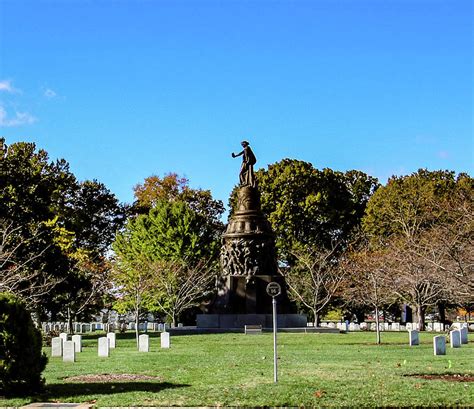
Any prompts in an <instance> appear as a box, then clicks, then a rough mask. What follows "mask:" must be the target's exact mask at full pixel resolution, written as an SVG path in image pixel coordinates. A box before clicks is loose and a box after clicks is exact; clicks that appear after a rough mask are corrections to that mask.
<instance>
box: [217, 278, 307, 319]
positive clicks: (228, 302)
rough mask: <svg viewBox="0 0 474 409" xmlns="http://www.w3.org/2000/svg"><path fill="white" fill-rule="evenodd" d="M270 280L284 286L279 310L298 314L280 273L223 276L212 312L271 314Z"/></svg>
mask: <svg viewBox="0 0 474 409" xmlns="http://www.w3.org/2000/svg"><path fill="white" fill-rule="evenodd" d="M270 282H277V283H278V284H280V286H281V288H282V293H281V294H280V295H279V296H278V297H277V302H278V312H279V313H281V314H287V315H297V314H292V313H294V312H296V310H295V308H294V306H292V305H291V303H290V300H289V299H288V294H287V292H286V284H285V278H284V277H283V276H278V275H273V276H271V275H258V276H257V275H256V276H251V277H243V276H227V277H223V279H222V281H221V288H220V290H219V293H218V295H217V299H216V300H215V302H214V304H213V306H212V307H211V308H210V312H211V313H213V314H216V315H217V314H224V315H248V316H250V315H262V314H270V315H271V313H272V297H270V296H269V295H268V294H267V291H266V288H267V286H268V284H269V283H270ZM248 324H250V323H248ZM305 325H306V324H305Z"/></svg>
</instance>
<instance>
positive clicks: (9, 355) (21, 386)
mask: <svg viewBox="0 0 474 409" xmlns="http://www.w3.org/2000/svg"><path fill="white" fill-rule="evenodd" d="M46 363H47V358H46V355H45V354H44V353H42V352H41V332H40V331H39V330H38V329H37V328H36V327H35V326H34V324H33V320H32V319H31V315H30V313H29V312H28V311H27V309H26V308H25V305H24V304H23V303H22V302H21V301H20V300H19V299H18V298H16V297H15V296H14V295H12V294H7V293H0V390H1V391H3V393H5V394H6V395H25V394H27V395H29V394H31V393H32V392H37V391H39V390H40V389H41V388H42V386H43V385H44V379H43V378H42V377H41V372H42V371H43V370H44V368H45V367H46Z"/></svg>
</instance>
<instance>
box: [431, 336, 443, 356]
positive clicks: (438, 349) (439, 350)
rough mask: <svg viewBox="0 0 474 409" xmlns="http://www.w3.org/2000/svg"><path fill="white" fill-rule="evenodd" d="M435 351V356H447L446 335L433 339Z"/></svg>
mask: <svg viewBox="0 0 474 409" xmlns="http://www.w3.org/2000/svg"><path fill="white" fill-rule="evenodd" d="M433 349H434V354H435V355H446V337H445V336H444V335H438V336H436V337H433Z"/></svg>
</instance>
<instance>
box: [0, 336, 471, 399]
mask: <svg viewBox="0 0 474 409" xmlns="http://www.w3.org/2000/svg"><path fill="white" fill-rule="evenodd" d="M470 336H471V338H472V337H473V335H472V334H471V335H470ZM97 337H98V335H94V336H92V335H90V336H86V337H84V339H83V345H84V349H83V352H82V353H80V354H78V355H77V362H75V363H63V362H62V360H61V359H60V358H51V357H50V358H49V363H48V366H47V368H46V370H45V372H44V376H45V377H46V382H47V392H46V394H44V395H43V396H40V397H33V398H30V399H11V400H4V401H0V405H1V406H19V405H23V404H27V403H30V402H34V401H57V402H93V403H95V405H96V406H302V405H304V406H332V407H334V406H351V407H357V406H453V405H464V406H474V383H473V382H448V381H445V380H425V379H421V378H417V377H412V376H408V375H414V374H463V375H466V374H467V375H471V376H474V343H473V342H472V341H471V342H470V343H469V344H468V345H463V346H462V348H459V349H451V348H449V347H448V350H447V355H445V356H433V346H432V339H433V334H426V333H422V334H421V336H420V341H421V345H419V346H416V347H409V346H408V334H407V333H406V332H405V333H403V332H402V333H383V334H382V341H383V344H382V345H376V344H375V334H374V333H349V334H289V333H280V334H278V344H279V350H278V352H279V360H278V364H279V381H278V383H277V384H274V383H273V338H272V334H271V333H264V334H262V335H244V334H216V335H192V336H175V337H172V339H171V341H172V345H171V346H172V347H171V349H169V350H164V349H160V347H159V334H156V333H152V334H151V340H150V341H151V350H150V352H149V353H140V352H138V351H137V350H136V344H135V339H134V338H133V334H117V348H116V349H115V350H112V352H111V356H110V357H109V358H98V356H97ZM46 352H47V353H48V355H50V349H49V348H47V349H46ZM90 374H138V375H148V376H156V377H159V378H158V379H152V380H134V381H130V382H118V381H110V382H105V383H98V382H92V383H91V382H89V383H83V382H78V381H68V380H67V378H68V377H72V376H79V375H90Z"/></svg>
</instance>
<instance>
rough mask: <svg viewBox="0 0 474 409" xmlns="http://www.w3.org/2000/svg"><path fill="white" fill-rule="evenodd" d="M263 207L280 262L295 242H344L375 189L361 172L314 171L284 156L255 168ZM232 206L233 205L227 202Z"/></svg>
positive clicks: (329, 244) (373, 182)
mask: <svg viewBox="0 0 474 409" xmlns="http://www.w3.org/2000/svg"><path fill="white" fill-rule="evenodd" d="M257 180H258V185H259V190H260V192H261V203H262V210H263V212H264V213H265V214H266V215H267V217H268V220H269V221H270V223H271V224H272V228H273V230H274V231H275V233H276V235H277V241H276V243H277V247H278V249H279V253H280V257H281V259H282V260H284V261H290V260H292V256H291V252H292V250H293V249H294V248H295V247H298V246H301V245H303V246H313V247H320V248H326V249H330V248H332V246H333V244H334V243H335V242H341V241H344V240H347V239H348V238H349V237H350V235H351V234H352V232H353V230H354V228H356V227H357V226H358V225H359V224H360V222H361V219H362V216H363V214H364V211H365V207H366V204H367V202H368V200H369V198H370V196H371V195H372V194H373V192H374V191H375V190H376V189H377V188H378V186H379V185H378V182H377V179H375V178H373V177H371V176H368V175H366V174H365V173H363V172H360V171H356V170H351V171H348V172H345V173H343V172H337V171H333V170H331V169H323V170H318V169H315V168H314V167H313V165H312V164H311V163H308V162H304V161H300V160H295V159H283V160H282V161H280V162H277V163H275V164H272V165H269V166H268V168H267V169H260V170H259V171H258V172H257ZM231 205H232V203H231Z"/></svg>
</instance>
